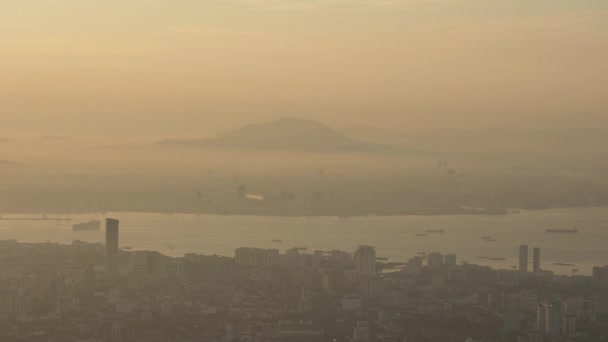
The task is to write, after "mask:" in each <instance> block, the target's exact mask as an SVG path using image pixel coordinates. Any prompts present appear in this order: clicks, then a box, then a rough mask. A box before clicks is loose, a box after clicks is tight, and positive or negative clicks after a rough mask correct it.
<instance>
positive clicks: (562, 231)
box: [545, 228, 578, 234]
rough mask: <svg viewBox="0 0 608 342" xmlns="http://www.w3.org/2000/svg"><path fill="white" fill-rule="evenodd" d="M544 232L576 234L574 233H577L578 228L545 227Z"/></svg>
mask: <svg viewBox="0 0 608 342" xmlns="http://www.w3.org/2000/svg"><path fill="white" fill-rule="evenodd" d="M545 232H547V233H569V234H576V233H578V229H577V228H572V229H547V230H545Z"/></svg>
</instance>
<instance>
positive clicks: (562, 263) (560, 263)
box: [553, 262, 574, 266]
mask: <svg viewBox="0 0 608 342" xmlns="http://www.w3.org/2000/svg"><path fill="white" fill-rule="evenodd" d="M553 265H555V266H574V264H570V263H567V262H554V263H553Z"/></svg>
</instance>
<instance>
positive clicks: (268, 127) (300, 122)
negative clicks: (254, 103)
mask: <svg viewBox="0 0 608 342" xmlns="http://www.w3.org/2000/svg"><path fill="white" fill-rule="evenodd" d="M161 144H163V145H168V146H192V147H195V146H200V147H220V148H249V149H275V150H276V149H281V150H311V151H345V152H346V151H348V152H385V151H390V150H394V149H395V148H394V147H392V146H388V145H380V144H374V143H370V142H367V141H364V140H359V139H353V138H349V137H347V136H345V135H344V134H342V133H340V132H338V131H336V130H335V129H333V128H331V127H329V126H327V125H325V124H323V123H320V122H317V121H313V120H306V119H297V118H284V119H280V120H277V121H271V122H264V123H260V124H251V125H246V126H243V127H241V128H239V129H237V130H235V131H231V132H228V133H225V134H223V135H222V136H220V137H219V138H217V139H194V140H179V139H170V140H163V141H161Z"/></svg>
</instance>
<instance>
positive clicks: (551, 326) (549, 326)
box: [536, 302, 562, 336]
mask: <svg viewBox="0 0 608 342" xmlns="http://www.w3.org/2000/svg"><path fill="white" fill-rule="evenodd" d="M561 322H562V311H561V307H560V305H559V304H554V303H546V302H545V303H541V304H540V305H539V306H538V308H537V310H536V330H538V331H541V332H544V333H546V334H549V335H553V336H559V335H560V334H561Z"/></svg>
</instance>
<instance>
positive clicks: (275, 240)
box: [272, 240, 283, 242]
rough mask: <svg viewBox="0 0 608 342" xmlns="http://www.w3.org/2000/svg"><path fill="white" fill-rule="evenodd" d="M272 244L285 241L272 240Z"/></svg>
mask: <svg viewBox="0 0 608 342" xmlns="http://www.w3.org/2000/svg"><path fill="white" fill-rule="evenodd" d="M272 242H283V240H272Z"/></svg>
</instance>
